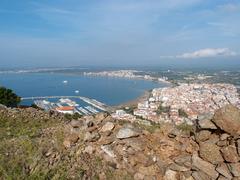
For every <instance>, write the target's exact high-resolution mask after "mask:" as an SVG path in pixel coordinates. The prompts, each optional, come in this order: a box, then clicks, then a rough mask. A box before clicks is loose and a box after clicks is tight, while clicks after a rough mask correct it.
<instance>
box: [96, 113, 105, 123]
mask: <svg viewBox="0 0 240 180" xmlns="http://www.w3.org/2000/svg"><path fill="white" fill-rule="evenodd" d="M107 116H108V115H107V113H104V112H100V113H97V114H96V115H95V119H96V120H97V121H102V120H103V119H105V118H106V117H107Z"/></svg>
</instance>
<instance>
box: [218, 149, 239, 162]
mask: <svg viewBox="0 0 240 180" xmlns="http://www.w3.org/2000/svg"><path fill="white" fill-rule="evenodd" d="M221 152H222V155H223V158H224V159H225V160H226V161H227V162H230V163H236V162H238V161H239V160H240V158H239V156H238V153H237V149H236V147H235V146H234V145H229V146H226V147H223V148H221Z"/></svg>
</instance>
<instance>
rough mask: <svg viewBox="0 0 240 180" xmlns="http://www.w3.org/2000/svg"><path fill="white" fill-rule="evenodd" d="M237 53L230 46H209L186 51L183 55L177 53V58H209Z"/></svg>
mask: <svg viewBox="0 0 240 180" xmlns="http://www.w3.org/2000/svg"><path fill="white" fill-rule="evenodd" d="M236 55H237V53H236V52H234V51H231V50H230V49H228V48H215V49H214V48H208V49H200V50H197V51H194V52H190V53H184V54H181V55H177V56H176V58H185V59H192V58H207V57H217V56H236Z"/></svg>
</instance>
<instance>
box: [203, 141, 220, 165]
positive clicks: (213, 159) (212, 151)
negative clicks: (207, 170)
mask: <svg viewBox="0 0 240 180" xmlns="http://www.w3.org/2000/svg"><path fill="white" fill-rule="evenodd" d="M199 155H200V157H201V158H203V159H204V160H205V161H208V162H210V163H212V164H218V163H220V162H223V161H224V159H223V157H222V155H221V152H220V147H218V146H217V145H216V144H212V143H208V142H202V143H200V148H199Z"/></svg>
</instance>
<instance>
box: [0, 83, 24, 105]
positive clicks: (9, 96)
mask: <svg viewBox="0 0 240 180" xmlns="http://www.w3.org/2000/svg"><path fill="white" fill-rule="evenodd" d="M20 102H21V98H20V97H19V96H17V95H16V94H15V93H14V92H13V91H12V90H11V89H7V88H5V87H0V104H3V105H5V106H7V107H16V106H17V105H18V104H19V103H20Z"/></svg>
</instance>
